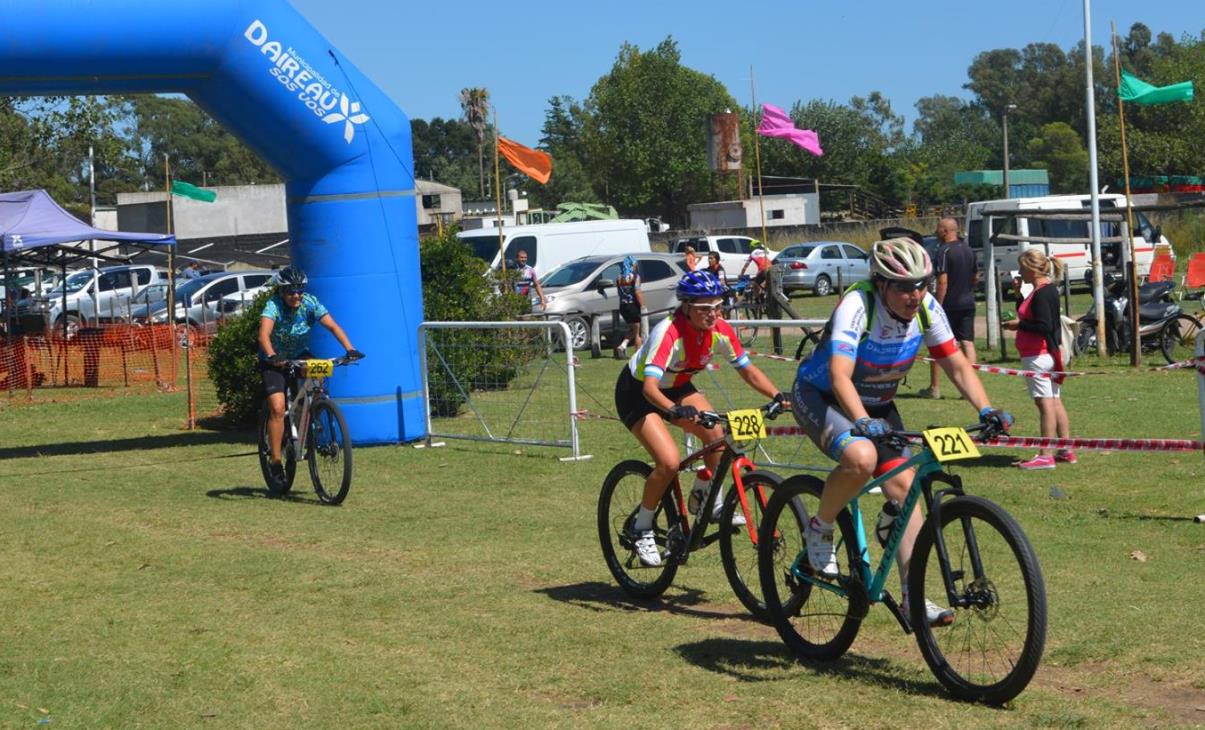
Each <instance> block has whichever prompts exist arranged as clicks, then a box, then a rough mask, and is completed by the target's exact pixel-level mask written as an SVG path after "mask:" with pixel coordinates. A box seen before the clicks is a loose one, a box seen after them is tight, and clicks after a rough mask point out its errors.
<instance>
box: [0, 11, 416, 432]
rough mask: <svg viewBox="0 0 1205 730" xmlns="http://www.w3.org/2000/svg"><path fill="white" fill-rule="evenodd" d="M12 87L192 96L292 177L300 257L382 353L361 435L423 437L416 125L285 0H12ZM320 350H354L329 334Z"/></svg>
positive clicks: (353, 412)
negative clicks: (412, 138)
mask: <svg viewBox="0 0 1205 730" xmlns="http://www.w3.org/2000/svg"><path fill="white" fill-rule="evenodd" d="M0 18H3V21H0V69H2V70H0V94H3V95H50V94H117V93H119V94H143V93H156V92H179V93H184V94H187V95H188V96H189V97H190V98H191V99H192V100H193V101H195V102H196V103H197V104H198V105H199V106H201V107H202V108H204V109H205V110H206V111H207V112H208V113H209V114H210V115H212V116H213V117H214V118H215V119H217V120H218V121H219V122H221V123H222V124H223V125H225V126H226V127H227V128H228V129H229V130H230V131H231V132H232V133H234V134H235V135H237V136H238V137H239V138H240V139H242V140H243V141H244V142H245V143H246V144H247V145H248V146H249V147H251V148H252V149H253V150H255V151H256V152H257V153H259V154H260V155H261V156H262V157H263V158H264V159H265V160H267V162H268V163H270V164H271V165H272V166H273V167H274V168H275V169H276V170H277V171H279V172H280V174H281V175H282V176H283V177H284V179H285V183H286V190H287V194H288V218H289V234H290V239H291V241H292V243H291V246H292V255H293V260H294V262H296V263H297V264H299V265H300V266H302V267H304V268H305V270H306V272H307V273H308V274H309V277H310V281H311V289H312V290H313V291H314V293H315V294H317V296H318V297H319V298H320V299H321V300H322V301H323V303H324V304H326V305H327V306H328V307H329V308H330V309H331V311H332V312H333V313H334V314H335V316H336V318H337V319H338V320H339V323H340V324H341V325H343V327H344V329H346V330H347V332H348V334H349V335H350V336H351V339H352V342H353V343H355V345H356V346H357V347H358V348H360V349H361V350H363V351H365V352H366V353H367V354H368V356H369V357H368V359H366V360H364V361H363V362H362V363H361V364H360V365H359V366H358V367H355V368H347V369H346V372H341V373H340V374H339V375H337V376H336V378H335V379H334V381H333V382H332V391H333V392H334V393H335V396H336V399H337V400H338V401H339V403H340V405H341V406H342V407H343V410H344V412H345V413H346V415H347V418H348V422H349V427H350V430H351V433H352V435H353V437H354V439H355V441H356V442H357V443H387V442H396V441H399V440H412V439H416V438H419V437H421V436H422V435H423V407H424V404H423V400H422V380H421V374H420V373H419V361H418V356H417V350H416V337H417V330H418V325H419V323H420V322H421V321H422V287H421V284H420V278H419V260H418V241H417V225H416V220H415V202H414V179H413V173H412V171H413V169H414V168H413V157H412V152H411V145H410V123H409V120H408V119H407V118H406V116H405V115H404V114H403V113H402V111H401V110H400V109H398V108H397V106H396V105H395V104H394V103H393V102H392V101H390V100H389V98H388V97H386V96H385V94H383V93H382V92H381V90H380V89H378V88H377V87H376V86H375V85H374V84H373V83H372V82H371V81H369V80H368V79H367V78H365V77H364V75H363V74H361V73H360V72H359V71H358V70H356V68H355V67H354V66H353V65H352V64H351V63H349V62H348V61H347V59H346V58H344V57H343V55H342V54H340V53H339V51H338V50H337V49H335V48H333V47H332V46H331V44H330V43H328V42H327V41H326V40H325V39H324V38H323V37H322V36H321V35H320V34H319V33H318V32H317V31H316V30H315V29H314V28H313V26H311V25H310V24H309V23H308V22H307V21H306V20H305V19H304V18H302V17H301V15H299V14H298V13H297V11H295V10H294V9H293V8H292V7H291V6H290V5H289V4H288V3H287V2H285V1H284V0H246V1H240V0H206V2H177V3H162V2H83V1H80V0H74V1H72V0H39V1H38V2H36V3H30V2H28V0H23V1H21V2H15V1H14V0H0ZM314 346H315V347H314V349H315V352H316V353H317V354H319V355H331V354H336V353H337V352H339V347H338V343H336V342H335V341H334V339H333V338H331V337H330V335H329V334H328V333H326V331H325V330H322V331H321V333H320V334H318V335H316V337H315V339H314Z"/></svg>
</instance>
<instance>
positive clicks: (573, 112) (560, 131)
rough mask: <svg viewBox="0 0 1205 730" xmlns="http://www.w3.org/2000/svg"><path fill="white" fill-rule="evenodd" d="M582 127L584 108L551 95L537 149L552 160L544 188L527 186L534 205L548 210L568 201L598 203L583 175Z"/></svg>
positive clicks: (584, 123) (588, 178)
mask: <svg viewBox="0 0 1205 730" xmlns="http://www.w3.org/2000/svg"><path fill="white" fill-rule="evenodd" d="M585 125H586V112H585V109H583V107H582V105H581V104H578V103H577V102H575V101H574V100H573V99H572V98H571V97H568V96H554V97H552V98H551V99H549V100H548V111H546V112H545V113H544V127H543V133H542V135H541V137H540V145H539V146H540V149H542V150H544V151H545V152H547V153H548V154H549V155H550V156H551V157H552V177H551V178H550V179H549V180H548V184H547V185H532V186H530V190H531V193H532V194H531V198H532V201H533V202H534V203H535V204H536V205H537V206H539V207H541V208H546V209H552V208H555V207H556V206H557V204H559V203H563V202H568V201H573V202H584V203H590V202H594V201H596V200H598V197H599V196H598V194H597V193H596V192H595V190H594V186H593V185H592V184H591V182H590V176H589V174H588V173H587V172H586V170H587V157H586V143H585V139H584V136H583V129H584V128H585Z"/></svg>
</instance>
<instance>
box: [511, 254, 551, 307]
mask: <svg viewBox="0 0 1205 730" xmlns="http://www.w3.org/2000/svg"><path fill="white" fill-rule="evenodd" d="M516 258H517V259H518V260H519V265H518V266H517V267H516V275H517V277H518V278H516V279H515V291H516V292H518V293H519V294H520V295H521V296H525V297H527V298H528V299H529V300H530V301H531V304H532V306H533V307H534V306H535V303H536V302H537V301H538V302H539V303H540V308H541V309H542V308H543V307H544V303H545V302H544V290H543V289H542V288H541V287H540V279H539V277H537V276H536V268H535V267H534V266H528V265H527V252H526V251H524V250H522V249H520V250H519V253H518V254H517V255H516ZM532 291H534V292H535V293H536V296H535V297H532V296H531V293H532Z"/></svg>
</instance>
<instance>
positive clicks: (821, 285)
mask: <svg viewBox="0 0 1205 730" xmlns="http://www.w3.org/2000/svg"><path fill="white" fill-rule="evenodd" d="M813 291H815V292H816V296H818V297H827V296H828V295H829V294H832V293H833V282H832V281H831V280H830V279H829V278H828V277H827V276H825V275H824V274H821V275H820V276H817V277H816V286H815V287H813Z"/></svg>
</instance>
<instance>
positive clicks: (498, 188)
mask: <svg viewBox="0 0 1205 730" xmlns="http://www.w3.org/2000/svg"><path fill="white" fill-rule="evenodd" d="M490 108H491V109H493V110H494V205H495V206H497V209H496V211H495V212H496V213H497V214H498V259H499V260H500V261H501V262H502V271H506V251H505V250H503V247H502V181H501V180H499V179H498V173H499V171H500V169H501V168H500V167H499V162H498V107H496V106H494V105H493V104H490Z"/></svg>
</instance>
